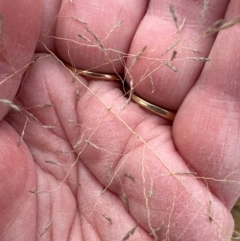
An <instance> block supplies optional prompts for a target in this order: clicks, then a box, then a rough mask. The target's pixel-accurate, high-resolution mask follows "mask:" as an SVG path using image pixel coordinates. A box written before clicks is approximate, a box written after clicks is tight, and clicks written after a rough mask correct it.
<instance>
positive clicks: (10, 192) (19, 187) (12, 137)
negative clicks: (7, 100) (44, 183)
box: [0, 121, 36, 240]
mask: <svg viewBox="0 0 240 241" xmlns="http://www.w3.org/2000/svg"><path fill="white" fill-rule="evenodd" d="M18 137H19V136H18V134H17V133H16V131H15V130H14V129H13V128H12V127H11V126H10V125H9V124H7V123H6V122H5V121H1V122H0V167H1V168H0V177H1V182H0V192H1V194H2V195H1V197H0V209H1V212H0V237H1V239H2V240H17V239H19V231H20V232H21V233H24V234H25V239H26V240H34V239H35V233H36V212H35V211H36V197H35V196H33V195H32V194H31V193H30V192H29V190H30V189H31V188H32V187H33V186H35V184H36V173H35V170H34V164H33V159H32V156H31V154H30V152H29V151H28V149H27V146H26V145H25V144H23V145H22V146H21V147H19V146H18V145H17V143H18ZM29 210H31V212H30V211H29ZM19 220H20V221H19Z"/></svg>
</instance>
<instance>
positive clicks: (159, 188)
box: [0, 0, 240, 241]
mask: <svg viewBox="0 0 240 241" xmlns="http://www.w3.org/2000/svg"><path fill="white" fill-rule="evenodd" d="M72 2H73V3H71V1H69V0H64V1H63V2H62V3H61V5H60V3H59V1H55V2H54V1H47V0H45V1H43V2H42V1H34V3H33V1H31V0H24V1H21V2H20V1H19V2H17V3H15V5H14V6H13V4H10V3H9V0H3V1H1V3H0V12H1V13H2V15H3V27H4V28H3V30H2V35H1V36H0V46H1V52H0V54H1V72H0V74H1V80H0V81H2V80H4V79H5V78H6V74H8V75H9V74H12V73H13V72H14V70H15V71H16V70H17V69H20V68H22V67H23V66H25V65H26V64H27V63H29V62H30V61H31V60H32V59H36V57H40V58H39V60H38V61H37V62H36V63H35V64H33V65H32V66H31V67H30V68H29V69H28V74H27V76H26V77H25V78H24V82H23V85H22V88H21V89H20V90H19V94H18V95H17V99H16V102H15V103H16V104H18V105H19V106H22V107H23V108H28V109H27V110H28V111H29V112H31V113H32V114H33V115H34V116H35V117H36V118H37V119H38V122H37V121H34V120H33V119H32V118H30V117H29V120H28V121H27V122H26V112H25V113H24V112H16V111H11V112H10V113H9V114H8V115H6V113H7V107H6V105H3V104H0V117H1V118H2V117H4V118H3V119H2V121H1V122H0V147H1V148H0V180H1V182H0V193H1V194H2V195H1V196H0V240H38V239H39V240H93V241H95V240H104V241H105V240H123V238H124V236H125V235H126V234H127V233H128V231H130V230H131V229H132V228H134V227H135V226H136V224H138V227H137V228H136V231H135V232H134V234H133V235H131V236H130V238H129V240H143V241H148V240H153V237H152V236H150V235H149V233H151V232H152V231H153V229H157V228H159V227H160V228H161V229H160V231H159V232H157V233H156V236H158V239H159V240H170V241H172V240H173V241H175V240H184V241H185V240H186V241H188V240H214V241H215V240H216V241H218V240H229V238H230V237H231V234H232V231H233V221H232V217H231V215H230V209H231V208H232V206H233V205H234V203H235V202H236V200H237V199H238V197H239V193H240V187H239V181H240V175H239V170H238V169H239V166H240V152H239V148H240V138H239V136H240V131H239V124H240V123H239V119H240V118H239V113H240V104H239V103H240V81H239V78H240V72H239V66H238V64H239V61H240V55H239V54H238V53H239V52H240V44H239V42H240V37H239V36H240V35H239V32H240V26H239V25H236V26H234V27H232V28H230V29H227V30H224V31H222V32H220V33H219V34H218V35H210V36H208V37H205V38H201V39H199V38H195V40H196V41H195V42H194V44H193V45H191V47H192V48H194V49H198V50H201V52H202V53H201V54H199V56H205V57H206V56H208V57H209V58H210V59H212V61H210V62H207V63H199V62H197V61H193V60H186V57H188V56H196V54H194V53H192V52H190V51H189V50H186V49H184V48H182V47H185V46H188V44H189V43H190V41H192V40H193V36H199V35H200V34H201V33H202V32H203V31H204V30H205V29H206V28H207V27H208V26H209V25H211V24H213V23H214V22H215V21H216V20H218V19H220V18H223V17H224V16H225V18H226V19H228V20H230V19H232V18H234V17H235V16H236V15H237V14H238V9H239V8H240V2H239V1H238V0H234V1H230V2H229V4H228V2H227V1H225V2H224V4H225V5H224V4H221V5H219V1H217V0H216V1H210V5H209V8H208V11H206V13H205V17H204V19H203V20H201V15H200V12H201V9H202V2H201V4H200V3H199V1H187V0H184V1H181V2H180V1H176V3H175V4H176V5H174V7H175V9H176V12H177V14H178V16H179V21H182V19H183V17H186V25H185V27H184V28H183V30H182V32H180V33H178V34H176V35H174V33H175V32H176V26H175V24H174V22H173V19H172V16H171V15H170V13H169V4H170V3H169V1H167V0H162V1H158V0H152V1H150V2H149V3H148V4H147V1H144V2H145V3H143V4H142V6H140V3H139V1H138V0H133V1H126V0H120V1H113V2H114V3H111V4H113V5H111V6H110V5H109V1H107V0H106V1H103V0H101V1H96V0H91V1H89V0H79V1H76V0H75V1H74V0H73V1H72ZM178 2H179V3H178ZM42 3H43V6H41V4H42ZM178 4H179V5H178ZM16 9H18V11H16ZM29 9H31V11H29ZM59 9H60V12H59V15H58V18H55V17H56V14H57V13H58V10H59ZM120 10H121V11H120ZM182 16H183V17H182ZM72 17H76V18H79V19H82V20H83V21H85V22H86V23H87V24H88V27H89V28H91V30H92V31H93V32H94V33H96V34H97V36H98V37H99V39H104V37H106V36H107V34H108V32H109V31H110V29H111V28H112V27H113V26H114V24H115V23H117V22H118V21H120V20H124V21H123V23H122V25H121V26H120V27H119V28H117V29H116V30H115V31H113V33H112V34H111V35H110V36H109V37H108V38H107V39H106V40H104V41H103V44H104V46H105V48H106V49H107V50H106V51H107V53H108V57H109V58H110V59H111V60H115V61H114V66H113V64H106V61H104V59H105V57H104V53H103V52H102V50H99V49H98V48H96V47H87V46H86V41H85V40H83V39H81V38H79V37H78V36H77V34H79V33H81V34H82V35H85V36H87V37H88V38H89V39H91V40H92V41H94V38H93V37H92V36H90V35H89V33H87V32H86V30H84V28H83V25H84V24H82V23H80V22H79V21H77V20H76V19H75V20H74V19H73V18H72ZM42 19H43V23H42V28H41V22H42ZM55 19H56V20H55ZM54 21H56V22H54ZM10 28H11V31H10V30H9V29H10ZM55 28H56V29H55ZM40 29H42V30H41V33H42V34H46V32H47V31H46V30H48V29H49V34H50V35H55V36H56V37H57V40H56V39H55V40H54V38H47V37H43V36H42V35H41V36H40V39H41V40H42V41H43V42H44V43H45V44H46V45H47V46H48V47H49V49H50V50H51V51H53V52H55V53H56V54H57V56H58V57H59V58H61V59H63V60H64V61H66V62H70V61H71V62H72V63H74V64H75V65H76V66H77V67H78V68H82V69H90V68H93V67H96V66H99V67H98V68H96V69H97V70H98V71H102V72H107V73H108V72H109V73H111V72H114V69H115V70H117V71H118V72H119V73H123V72H124V68H123V66H122V62H121V61H119V60H118V58H119V53H117V52H114V51H112V50H110V49H115V50H118V51H121V52H124V53H129V54H132V56H133V55H134V54H136V53H138V52H139V51H140V50H141V49H142V48H143V47H144V46H147V49H146V52H145V53H144V54H143V56H144V58H141V59H140V60H139V61H138V62H137V63H136V65H135V66H134V67H133V68H132V70H131V72H130V74H129V73H126V75H127V81H128V82H129V81H130V80H131V78H132V79H133V80H134V85H138V86H137V87H136V93H138V94H139V95H141V96H142V97H143V98H144V99H146V100H148V101H151V102H153V103H155V104H157V105H159V106H163V107H165V108H169V109H172V110H178V113H177V116H176V119H175V121H174V123H173V125H172V124H171V123H169V122H168V121H166V120H164V119H162V118H160V117H158V116H156V115H154V114H151V113H150V112H148V111H145V110H143V109H142V108H141V107H139V106H138V105H137V104H134V103H130V104H129V105H128V106H127V107H126V108H125V109H124V110H122V107H123V106H124V104H125V103H126V98H125V97H123V94H122V91H121V88H120V87H121V86H120V84H119V83H113V82H106V81H99V80H86V79H84V78H83V77H79V81H73V76H72V74H71V73H70V72H69V71H68V70H67V69H66V68H65V67H64V66H63V65H61V64H60V63H59V62H58V61H57V60H56V59H55V58H54V57H52V56H50V55H46V54H43V53H42V52H45V53H46V51H45V50H43V47H42V46H41V45H40V44H39V43H38V46H37V51H36V52H37V54H35V55H33V53H34V48H35V47H36V45H37V39H38V38H39V35H40ZM60 38H65V39H72V40H74V41H79V42H80V44H76V43H74V42H73V41H68V42H67V41H65V40H61V39H60ZM179 38H181V39H186V42H185V43H184V45H179V46H176V50H177V51H178V52H179V55H178V56H177V59H179V60H180V59H181V61H179V60H177V59H176V60H174V62H173V63H174V64H175V65H176V66H177V68H178V70H179V71H178V72H177V73H175V72H174V71H172V70H171V69H169V68H168V67H167V66H165V65H162V66H161V67H160V68H159V69H157V70H156V71H155V72H154V73H152V79H153V81H154V83H155V91H154V94H151V91H152V85H151V82H150V80H149V78H146V79H143V78H142V76H143V74H144V73H145V71H146V69H147V68H148V67H149V66H150V67H149V69H150V70H151V71H153V70H154V69H156V67H157V66H159V62H158V63H154V64H151V63H152V61H151V60H150V58H157V57H159V56H161V54H162V53H164V51H165V50H166V49H167V48H168V47H169V46H171V45H172V44H173V43H174V42H176V40H177V39H179ZM153 49H154V51H152V50H153ZM69 56H70V57H71V58H69ZM122 56H123V55H120V57H122ZM145 57H147V59H146V58H145ZM169 57H171V53H168V54H166V55H164V56H162V59H167V58H169ZM133 58H134V57H129V58H128V59H127V60H126V65H127V67H128V69H129V68H131V64H132V61H133ZM10 60H11V61H10ZM157 64H158V65H157ZM160 65H161V63H160ZM22 74H23V72H20V73H19V74H17V75H15V76H14V77H13V78H12V79H11V80H7V81H5V82H4V84H1V88H0V99H8V100H13V99H14V96H15V95H16V91H17V89H18V87H19V83H20V82H21V79H22ZM140 80H141V81H140ZM137 81H138V82H137ZM77 96H78V97H79V99H78V100H77V98H76V97H77ZM42 104H51V105H52V106H51V107H42V108H40V107H38V105H42ZM30 107H31V108H30ZM25 124H26V128H25V133H24V137H23V139H24V141H22V142H21V145H20V146H18V142H19V139H20V135H21V133H22V130H23V129H24V126H25ZM43 126H54V128H52V129H51V128H50V129H49V128H44V127H43ZM81 138H83V140H90V144H87V143H86V142H84V141H82V142H81V143H79V144H78V145H77V147H76V150H75V151H73V149H74V147H75V146H76V143H78V141H79V140H80V139H81ZM91 143H93V144H91ZM77 158H78V161H77V162H76V163H75V161H76V160H77ZM48 160H51V161H54V162H58V163H60V164H61V165H60V166H59V165H53V164H50V163H46V161H48ZM73 164H74V165H73ZM190 171H192V172H196V173H197V175H196V176H192V175H179V174H176V172H182V173H183V172H190ZM126 174H131V176H132V177H134V181H135V182H134V181H133V180H131V178H129V177H127V176H126ZM66 176H67V178H66ZM196 177H198V178H196ZM203 177H205V178H203ZM221 180H225V181H221ZM227 180H230V181H227ZM78 183H79V184H80V185H79V186H78V185H77V184H78ZM103 189H104V190H105V191H104V193H103V194H102V195H101V192H102V190H103ZM30 190H32V191H34V190H39V191H45V192H43V193H38V194H36V193H30V192H29V191H30ZM49 190H52V191H50V192H48V191H49ZM150 192H151V198H149V195H150ZM124 197H125V199H124ZM126 198H127V200H128V202H129V205H127V207H126ZM128 209H129V210H128ZM104 215H105V217H104ZM209 215H210V216H211V218H210V217H209ZM106 216H108V217H111V220H112V224H111V223H110V221H109V220H107V218H106ZM51 220H52V222H51ZM50 222H51V225H50V228H49V230H47V231H46V233H44V234H43V235H42V237H40V235H41V234H42V233H43V232H44V230H45V229H46V228H47V227H48V225H49V223H50Z"/></svg>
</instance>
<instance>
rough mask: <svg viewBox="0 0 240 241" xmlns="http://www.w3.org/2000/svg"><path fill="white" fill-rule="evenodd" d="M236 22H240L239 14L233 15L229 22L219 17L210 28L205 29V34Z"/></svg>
mask: <svg viewBox="0 0 240 241" xmlns="http://www.w3.org/2000/svg"><path fill="white" fill-rule="evenodd" d="M238 23H240V15H239V16H237V17H235V18H234V19H232V20H231V21H229V22H226V20H224V19H220V20H218V21H217V22H215V23H214V24H213V25H212V26H211V27H210V28H208V29H207V31H206V32H205V35H209V34H213V33H216V32H219V31H221V30H223V29H226V28H230V27H232V26H234V25H236V24H238Z"/></svg>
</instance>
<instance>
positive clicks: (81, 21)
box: [72, 17, 87, 25]
mask: <svg viewBox="0 0 240 241" xmlns="http://www.w3.org/2000/svg"><path fill="white" fill-rule="evenodd" d="M72 19H74V20H76V21H78V22H80V23H82V24H84V25H87V23H86V22H85V21H83V20H82V19H80V18H76V17H72Z"/></svg>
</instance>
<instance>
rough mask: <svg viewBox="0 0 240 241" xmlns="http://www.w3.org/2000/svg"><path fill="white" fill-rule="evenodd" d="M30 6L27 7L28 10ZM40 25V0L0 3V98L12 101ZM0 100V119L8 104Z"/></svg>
mask: <svg viewBox="0 0 240 241" xmlns="http://www.w3.org/2000/svg"><path fill="white" fill-rule="evenodd" d="M29 9H31V11H30V10H29ZM40 26H41V1H40V0H38V1H34V2H33V1H31V0H24V1H21V2H16V3H15V4H14V5H13V4H12V3H11V2H10V1H8V0H3V1H1V3H0V59H1V60H0V61H1V62H0V64H1V65H0V99H1V100H8V101H12V100H13V98H14V96H15V94H16V92H17V89H18V87H19V84H20V81H21V77H22V74H23V73H24V71H25V70H26V68H27V66H28V64H29V63H30V61H31V59H32V55H33V52H34V49H35V47H36V44H37V40H38V37H39V31H40ZM3 103H5V102H4V101H3V102H2V101H1V102H0V120H1V119H2V118H3V116H4V115H5V114H6V112H7V111H8V109H9V106H6V105H4V104H3Z"/></svg>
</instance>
